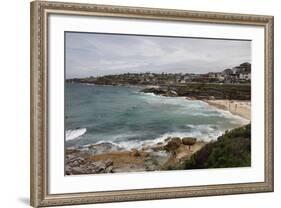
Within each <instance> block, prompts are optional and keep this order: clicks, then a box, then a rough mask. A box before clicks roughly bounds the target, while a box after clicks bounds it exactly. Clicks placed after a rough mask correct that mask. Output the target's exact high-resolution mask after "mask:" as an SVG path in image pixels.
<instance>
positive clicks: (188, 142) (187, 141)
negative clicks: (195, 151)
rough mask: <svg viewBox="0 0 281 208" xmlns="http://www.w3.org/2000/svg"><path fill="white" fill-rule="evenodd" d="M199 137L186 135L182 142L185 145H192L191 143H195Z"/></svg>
mask: <svg viewBox="0 0 281 208" xmlns="http://www.w3.org/2000/svg"><path fill="white" fill-rule="evenodd" d="M196 141H197V139H196V138H194V137H184V138H182V143H183V144H184V145H188V146H191V145H194V144H195V143H196Z"/></svg>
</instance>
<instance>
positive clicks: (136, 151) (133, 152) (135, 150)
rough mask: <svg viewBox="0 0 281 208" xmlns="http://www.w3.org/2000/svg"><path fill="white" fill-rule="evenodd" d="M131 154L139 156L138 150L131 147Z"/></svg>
mask: <svg viewBox="0 0 281 208" xmlns="http://www.w3.org/2000/svg"><path fill="white" fill-rule="evenodd" d="M131 156H133V157H139V156H140V153H139V151H138V150H137V149H135V148H133V149H131Z"/></svg>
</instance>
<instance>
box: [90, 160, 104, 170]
mask: <svg viewBox="0 0 281 208" xmlns="http://www.w3.org/2000/svg"><path fill="white" fill-rule="evenodd" d="M105 168H106V167H105V165H104V163H103V162H101V161H97V162H93V163H92V164H91V170H92V171H93V172H94V173H100V172H102V171H104V170H105Z"/></svg>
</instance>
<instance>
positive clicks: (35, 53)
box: [30, 1, 274, 207]
mask: <svg viewBox="0 0 281 208" xmlns="http://www.w3.org/2000/svg"><path fill="white" fill-rule="evenodd" d="M50 15H68V16H75V17H85V16H90V17H110V18H128V19H136V20H144V19H145V20H148V21H163V22H165V21H167V22H171V21H172V22H181V23H182V22H183V23H184V22H189V23H190V22H192V23H204V24H205V23H207V24H224V25H238V26H239V25H243V26H249V27H251V26H258V27H261V28H263V29H264V43H263V45H264V66H263V67H264V135H260V137H262V136H264V138H262V139H264V180H263V181H261V182H245V183H227V184H212V185H196V186H175V187H158V188H143V189H128V190H107V191H89V192H75V193H73V192H72V193H57V194H53V193H50V192H49V178H50V177H49V168H48V167H49V163H50V161H49V156H50V155H49V151H48V150H49V149H48V148H49V147H50V146H49V133H50V132H49V125H50V123H49V117H48V116H49V113H48V112H49V94H48V93H49V89H50V80H49V63H48V57H49V55H50V54H49V53H50V51H49V50H48V42H49V41H50V40H49V22H48V17H49V16H50ZM62 70H63V69H62ZM254 113H255V112H254ZM253 139H254V138H253ZM109 177H110V176H109ZM273 184H274V183H273V17H272V16H261V15H249V14H228V13H216V12H202V11H184V10H169V9H156V8H134V7H124V6H109V5H92V4H78V3H61V2H49V1H48V2H44V1H34V2H32V3H31V191H30V192H31V205H32V206H33V207H42V206H59V205H79V204H90V203H106V202H122V201H137V200H153V199H169V198H182V197H197V196H211V195H227V194H243V193H258V192H272V191H273Z"/></svg>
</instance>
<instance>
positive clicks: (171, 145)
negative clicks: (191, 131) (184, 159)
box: [165, 137, 182, 152]
mask: <svg viewBox="0 0 281 208" xmlns="http://www.w3.org/2000/svg"><path fill="white" fill-rule="evenodd" d="M181 143H182V142H181V139H180V138H179V137H174V138H171V140H170V141H168V143H167V144H166V146H165V149H166V150H167V151H168V152H172V151H174V150H176V149H177V148H179V147H180V145H181Z"/></svg>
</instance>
